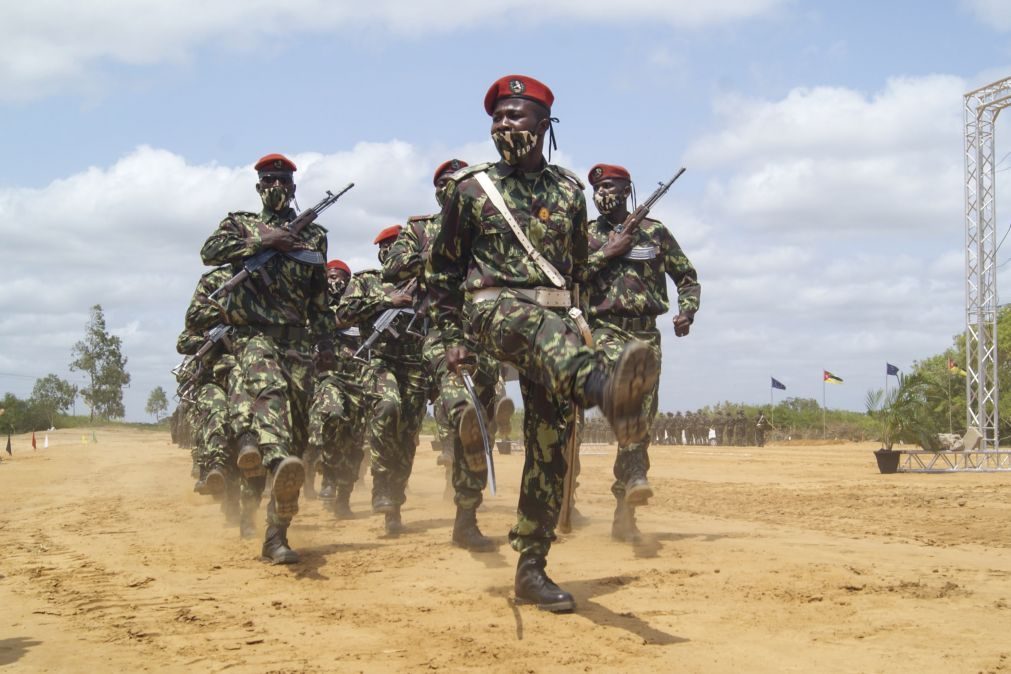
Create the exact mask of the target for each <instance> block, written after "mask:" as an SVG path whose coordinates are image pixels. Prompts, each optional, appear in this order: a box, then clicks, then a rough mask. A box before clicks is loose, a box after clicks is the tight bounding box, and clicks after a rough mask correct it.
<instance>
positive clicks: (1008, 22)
mask: <svg viewBox="0 0 1011 674" xmlns="http://www.w3.org/2000/svg"><path fill="white" fill-rule="evenodd" d="M962 4H963V5H966V6H967V7H969V9H970V10H971V11H972V12H973V13H974V14H975V15H976V17H977V18H978V19H979V20H980V21H982V22H983V23H985V24H987V25H988V26H989V27H991V28H994V29H996V30H1001V31H1007V30H1011V5H1009V4H1008V3H1007V2H1005V1H1004V0H962Z"/></svg>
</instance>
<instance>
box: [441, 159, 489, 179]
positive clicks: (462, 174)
mask: <svg viewBox="0 0 1011 674" xmlns="http://www.w3.org/2000/svg"><path fill="white" fill-rule="evenodd" d="M492 166H494V164H493V163H492V162H490V161H486V162H482V163H480V164H472V165H470V166H464V167H463V168H462V169H460V170H459V171H457V172H455V173H454V174H453V175H451V176H449V179H450V180H452V181H453V182H460V181H461V180H463V179H465V178H468V177H470V176H472V175H474V174H475V173H481V172H482V171H487V170H488V169H490V168H491V167H492Z"/></svg>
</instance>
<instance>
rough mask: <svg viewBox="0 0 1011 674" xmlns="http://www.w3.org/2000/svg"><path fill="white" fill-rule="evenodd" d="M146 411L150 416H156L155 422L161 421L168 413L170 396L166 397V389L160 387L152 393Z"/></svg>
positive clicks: (148, 398)
mask: <svg viewBox="0 0 1011 674" xmlns="http://www.w3.org/2000/svg"><path fill="white" fill-rule="evenodd" d="M145 409H146V411H147V413H148V414H152V415H154V420H155V421H161V415H162V414H165V412H167V411H168V396H166V395H165V389H163V388H162V387H161V386H158V387H156V388H155V390H153V391H151V395H149V396H148V397H147V407H146V408H145Z"/></svg>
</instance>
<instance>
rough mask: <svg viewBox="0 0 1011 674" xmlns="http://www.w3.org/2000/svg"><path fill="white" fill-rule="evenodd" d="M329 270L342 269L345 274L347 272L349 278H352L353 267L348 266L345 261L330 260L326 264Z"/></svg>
mask: <svg viewBox="0 0 1011 674" xmlns="http://www.w3.org/2000/svg"><path fill="white" fill-rule="evenodd" d="M326 268H327V269H340V270H341V271H343V272H347V275H348V276H351V267H349V266H347V264H346V263H345V262H344V260H330V261H329V262H327V263H326Z"/></svg>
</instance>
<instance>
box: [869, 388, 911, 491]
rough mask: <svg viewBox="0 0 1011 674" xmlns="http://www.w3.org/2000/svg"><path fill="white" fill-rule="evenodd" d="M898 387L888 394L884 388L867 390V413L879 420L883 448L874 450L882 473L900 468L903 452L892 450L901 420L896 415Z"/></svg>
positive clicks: (892, 471)
mask: <svg viewBox="0 0 1011 674" xmlns="http://www.w3.org/2000/svg"><path fill="white" fill-rule="evenodd" d="M897 394H898V389H892V390H891V391H889V392H888V394H887V395H886V394H885V392H884V390H883V389H877V390H873V391H868V392H867V398H866V400H865V401H864V404H865V405H866V407H867V414H868V415H869V416H871V417H874V418H875V420H877V422H878V433H879V436H880V438H881V448H880V449H876V450H874V459H875V460H876V461H877V463H878V471H879V472H881V473H894V472H896V471H898V469H899V459H900V458H902V453H901V452H895V451H892V445H893V443H894V442H895V435H896V431H897V430H898V426H899V421H898V418H897V415H896V411H897V410H896V408H895V405H894V403H895V400H896V397H897Z"/></svg>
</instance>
